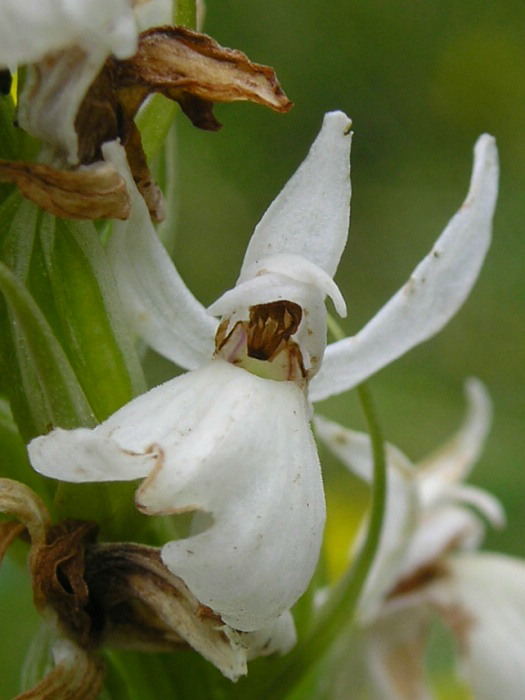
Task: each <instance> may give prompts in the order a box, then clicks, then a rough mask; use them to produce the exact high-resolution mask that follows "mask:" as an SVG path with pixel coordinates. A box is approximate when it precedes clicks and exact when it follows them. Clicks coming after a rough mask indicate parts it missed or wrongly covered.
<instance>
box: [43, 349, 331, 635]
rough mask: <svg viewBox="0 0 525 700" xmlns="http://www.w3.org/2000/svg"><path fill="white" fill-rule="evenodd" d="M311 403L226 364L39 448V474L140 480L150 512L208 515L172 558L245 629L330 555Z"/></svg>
mask: <svg viewBox="0 0 525 700" xmlns="http://www.w3.org/2000/svg"><path fill="white" fill-rule="evenodd" d="M308 420H309V407H308V404H307V403H306V400H305V398H304V394H303V393H302V392H301V390H300V389H299V388H298V387H297V386H296V385H295V384H294V383H293V382H285V381H283V382H275V381H272V380H268V379H260V378H259V377H256V376H254V375H252V374H250V373H249V372H246V371H245V370H243V369H240V368H238V367H235V366H233V365H230V364H228V363H226V362H223V361H222V360H213V361H211V362H209V363H208V365H206V366H205V367H203V368H201V369H200V370H195V371H193V372H188V373H187V374H185V375H183V376H182V377H178V378H176V379H173V380H171V381H169V382H167V383H166V384H164V385H162V386H160V387H156V388H155V389H152V390H151V391H149V392H148V393H147V394H144V395H143V396H139V397H138V398H136V399H134V400H133V401H131V402H130V403H129V404H127V405H126V406H124V407H123V408H121V409H120V410H119V411H117V412H116V413H115V414H113V415H112V416H111V418H109V419H108V420H107V421H105V422H104V423H102V424H101V425H100V426H97V428H95V429H94V430H85V429H80V430H73V431H63V430H55V431H53V432H52V433H50V434H49V435H47V436H44V437H40V438H37V439H36V440H33V442H32V443H31V444H30V445H29V454H30V459H31V462H32V464H33V466H34V467H35V468H36V469H37V471H40V472H41V473H43V474H46V475H48V476H51V477H54V478H59V479H62V480H65V481H103V480H106V481H112V480H125V479H134V478H137V477H139V476H143V475H144V473H145V472H147V471H150V476H149V477H148V478H147V479H146V481H144V482H143V484H142V486H141V487H140V489H139V490H138V492H137V495H136V501H137V503H138V504H139V506H140V507H141V509H142V510H143V511H145V512H147V513H149V514H152V515H153V514H161V513H175V512H183V511H188V510H196V509H199V510H201V511H204V512H206V513H209V514H210V515H211V517H212V519H213V524H212V525H211V526H209V528H208V529H207V530H205V531H204V532H200V533H199V534H195V535H193V536H192V537H190V538H187V539H183V540H179V541H175V542H170V543H168V544H167V545H165V547H164V548H163V559H164V561H165V563H166V565H167V566H168V567H169V568H170V570H171V571H173V573H175V574H176V575H178V576H180V578H182V579H183V580H184V581H185V583H186V584H187V585H188V587H189V588H190V590H191V592H192V593H193V594H194V595H195V596H196V597H197V598H198V599H199V600H200V601H201V602H202V603H203V604H204V605H208V606H209V607H211V608H212V609H213V610H215V611H216V612H218V613H219V614H220V615H221V616H222V618H223V620H224V621H225V622H226V623H227V624H228V625H230V626H231V627H234V628H235V629H240V630H243V631H253V630H257V629H260V628H261V627H263V626H264V625H266V624H268V623H270V622H272V621H274V620H275V619H276V618H277V617H278V616H279V615H280V614H281V613H283V612H284V611H285V610H288V609H289V608H290V607H291V606H292V605H293V604H294V603H295V602H296V600H297V599H298V598H299V596H300V595H302V593H303V592H304V591H305V589H306V587H307V586H308V583H309V581H310V579H311V576H312V574H313V572H314V569H315V566H316V564H317V559H318V556H319V550H320V547H321V540H322V534H323V527H324V519H325V507H324V494H323V486H322V480H321V473H320V467H319V460H318V457H317V452H316V449H315V444H314V441H313V437H312V434H311V431H310V427H309V423H308Z"/></svg>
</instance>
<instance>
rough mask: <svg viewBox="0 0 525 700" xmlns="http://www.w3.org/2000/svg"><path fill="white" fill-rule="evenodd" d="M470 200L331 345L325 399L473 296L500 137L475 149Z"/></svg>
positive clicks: (322, 381)
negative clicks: (360, 322)
mask: <svg viewBox="0 0 525 700" xmlns="http://www.w3.org/2000/svg"><path fill="white" fill-rule="evenodd" d="M474 156H475V157H474V169H473V173H472V180H471V185H470V190H469V193H468V195H467V198H466V200H465V202H464V204H463V205H462V207H461V208H460V210H459V211H458V213H457V214H456V215H455V216H454V217H453V218H452V219H451V221H450V223H449V224H448V226H447V227H446V229H445V230H444V232H443V233H442V234H441V236H440V237H439V238H438V240H437V241H436V243H435V244H434V247H433V248H432V250H431V251H430V253H429V254H428V255H427V257H426V258H424V260H423V261H422V262H421V263H420V264H419V265H418V266H417V268H416V269H415V270H414V272H413V273H412V275H411V277H410V279H409V280H408V282H407V283H406V284H405V285H404V286H403V287H402V288H401V289H400V290H399V291H398V292H397V293H396V294H395V295H394V296H393V297H392V298H391V299H390V301H389V302H388V303H387V304H386V305H385V306H384V307H383V308H382V309H381V310H380V311H379V313H377V314H376V316H374V318H373V319H372V320H371V321H370V322H369V323H368V324H367V325H366V326H365V327H364V328H363V329H362V330H361V331H360V332H359V333H358V334H357V335H355V336H353V337H352V338H345V339H344V340H340V341H338V342H337V343H333V344H332V345H330V346H328V348H327V349H326V353H325V358H324V363H323V367H322V368H321V371H320V372H319V374H318V375H317V376H316V377H315V378H314V379H313V381H312V383H311V385H310V398H311V399H312V400H313V401H319V400H321V399H324V398H326V397H328V396H331V395H333V394H339V393H341V392H343V391H346V390H347V389H350V388H352V387H354V386H355V385H356V384H359V382H362V381H363V380H364V379H366V378H367V377H369V376H370V375H371V374H373V373H374V372H377V371H378V370H379V369H381V368H382V367H384V366H385V365H387V364H389V363H390V362H392V361H393V360H395V359H396V358H397V357H399V356H400V355H402V354H403V353H405V352H407V351H408V350H410V349H411V348H413V347H414V346H415V345H418V344H419V343H422V342H423V341H424V340H427V339H428V338H430V337H431V336H433V335H434V334H435V333H437V332H438V331H439V330H441V328H443V326H444V325H445V324H446V323H447V322H448V321H449V320H450V319H451V318H452V316H453V315H454V314H455V313H456V312H457V310H458V309H459V308H460V306H461V305H462V304H463V302H464V301H465V299H466V298H467V296H468V294H469V292H470V290H471V289H472V286H473V285H474V282H475V281H476V279H477V277H478V274H479V271H480V269H481V265H482V263H483V259H484V258H485V254H486V252H487V249H488V246H489V243H490V236H491V230H492V215H493V212H494V206H495V203H496V195H497V186H498V158H497V149H496V144H495V141H494V139H493V138H492V137H491V136H488V135H487V134H484V135H483V136H481V137H480V138H479V139H478V142H477V143H476V147H475V149H474Z"/></svg>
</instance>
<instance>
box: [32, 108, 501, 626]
mask: <svg viewBox="0 0 525 700" xmlns="http://www.w3.org/2000/svg"><path fill="white" fill-rule="evenodd" d="M349 148H350V121H349V120H348V118H347V117H346V116H345V115H344V114H342V113H341V112H334V113H330V114H328V115H326V117H325V121H324V124H323V128H322V130H321V132H320V135H319V136H318V138H317V140H316V141H315V143H314V145H313V146H312V149H311V151H310V153H309V155H308V157H307V158H306V160H305V162H304V163H303V164H302V165H301V167H300V168H299V169H298V171H297V173H296V174H295V175H294V176H293V177H292V179H291V180H290V181H289V182H288V184H287V185H286V186H285V188H284V189H283V191H282V192H281V193H280V195H279V196H278V197H277V199H276V200H275V201H274V203H273V204H272V205H271V206H270V208H269V209H268V211H267V212H266V214H265V215H264V217H263V219H262V220H261V222H260V223H259V225H258V226H257V228H256V230H255V232H254V234H253V236H252V239H251V241H250V244H249V246H248V250H247V252H246V255H245V258H244V262H243V266H242V270H241V274H240V277H239V280H238V282H237V284H236V286H235V287H234V288H233V289H232V290H230V291H229V292H226V294H225V295H223V296H222V297H221V298H220V299H219V300H218V301H217V302H215V303H214V304H213V305H212V306H211V307H210V309H209V310H208V311H209V312H211V313H213V314H220V315H222V317H223V318H222V321H221V322H220V324H218V325H217V321H216V320H215V319H213V318H212V317H211V316H210V315H209V313H208V312H207V311H206V310H205V309H204V308H203V307H202V306H201V305H200V304H199V302H198V301H197V300H196V299H195V298H194V297H193V296H192V295H191V293H190V292H189V291H188V289H187V288H186V287H185V285H184V283H183V282H182V280H181V278H180V276H179V275H178V273H177V271H176V269H175V267H174V266H173V263H172V262H171V260H170V259H169V257H168V255H167V253H166V251H165V250H164V248H163V247H162V245H161V244H160V242H159V240H158V238H157V237H156V234H155V231H154V229H153V227H152V225H151V222H150V219H149V216H148V213H147V210H146V208H145V207H144V204H143V202H142V201H141V200H140V198H139V196H138V194H137V192H136V189H135V188H134V184H133V182H132V180H131V178H130V177H129V173H128V172H127V170H126V169H125V163H124V158H123V156H122V154H121V152H120V151H119V149H118V146H116V145H110V146H107V147H106V157H107V158H108V159H110V160H112V161H113V162H114V163H115V165H116V167H117V168H118V169H119V170H120V172H121V174H122V175H123V176H125V177H126V178H127V183H128V188H129V190H130V192H131V193H132V199H133V208H132V214H131V217H130V218H129V220H128V221H127V222H125V223H116V224H115V226H114V233H113V236H112V239H111V241H110V250H109V254H110V256H111V258H112V260H113V264H114V271H115V275H116V277H117V281H118V284H119V290H120V293H121V296H122V298H123V301H124V303H125V305H126V307H127V309H128V310H129V314H130V321H131V322H132V323H133V325H134V327H135V329H136V331H137V333H138V334H139V335H140V336H141V337H142V338H144V339H145V340H146V342H148V343H149V344H150V345H151V347H153V348H154V349H155V350H157V351H159V352H160V353H162V354H164V355H165V356H166V357H168V358H169V359H171V360H172V361H174V362H176V363H177V364H179V365H180V366H182V367H184V368H185V369H188V370H190V371H189V372H188V373H187V374H184V375H182V376H181V377H178V378H176V379H173V380H171V381H169V382H167V383H166V384H164V385H162V386H160V387H157V388H155V389H152V390H151V391H150V392H148V393H147V394H145V395H144V396H141V397H138V398H137V399H135V400H134V401H132V402H131V403H130V404H128V405H127V406H125V407H123V408H122V409H120V410H119V411H118V412H117V413H116V414H114V415H113V416H112V417H111V418H109V419H108V420H107V421H105V422H104V423H103V424H101V425H100V426H98V427H97V428H95V429H94V430H74V431H65V430H60V429H57V430H55V431H53V432H52V433H51V434H50V435H48V436H45V437H41V438H37V439H36V440H34V441H33V442H32V443H31V445H30V446H29V453H30V458H31V461H32V464H33V466H34V467H35V469H37V471H40V472H41V473H44V474H46V475H48V476H51V477H54V478H57V479H62V480H66V481H89V480H91V481H102V480H106V481H111V480H121V479H137V478H143V477H146V479H145V481H144V482H143V483H142V485H141V486H140V488H139V489H138V491H137V497H136V500H137V504H138V506H139V508H140V509H141V510H142V511H144V512H146V513H148V514H152V515H153V514H159V513H179V512H183V511H188V510H193V511H197V512H198V513H205V514H207V515H208V517H207V518H206V517H200V516H198V517H195V519H194V526H195V528H194V533H193V534H192V536H191V537H189V538H187V539H182V540H177V541H174V542H169V543H167V544H166V545H165V546H164V548H163V559H164V562H165V563H166V565H167V566H168V567H169V568H170V569H171V570H172V571H173V572H174V573H176V574H177V575H178V576H180V577H181V578H182V579H183V580H184V581H185V582H186V584H187V585H188V587H189V588H190V590H191V591H192V592H193V593H194V595H196V597H197V598H198V599H199V600H201V601H202V602H203V603H204V604H206V605H208V606H209V607H211V608H212V609H213V610H215V611H216V612H218V613H219V614H220V615H221V616H222V618H223V620H224V621H225V622H226V623H228V624H230V625H231V626H232V627H234V628H236V629H240V630H245V631H249V630H256V629H259V628H260V627H261V626H263V625H264V624H266V623H267V622H269V621H271V620H273V619H275V618H276V617H277V615H279V614H280V613H282V612H283V611H286V610H287V609H288V608H289V607H290V606H291V605H293V603H294V602H295V601H296V600H297V598H298V597H299V596H300V595H301V594H302V593H303V591H304V590H305V589H306V587H307V585H308V582H309V580H310V578H311V575H312V573H313V571H314V568H315V565H316V562H317V559H318V554H319V549H320V546H321V538H322V531H323V525H324V519H325V506H324V495H323V488H322V481H321V475H320V470H319V462H318V457H317V452H316V448H315V444H314V441H313V438H312V435H311V432H310V427H309V418H310V408H309V404H308V400H307V399H308V396H309V398H310V399H314V400H315V399H317V398H321V396H322V395H323V394H324V395H327V394H335V393H338V392H341V391H344V390H346V389H348V388H350V387H351V386H354V385H355V383H357V382H359V381H362V380H363V379H365V378H366V377H367V376H368V375H369V374H371V373H373V372H375V371H376V370H377V369H378V368H379V367H380V366H384V365H386V364H388V363H389V362H390V361H391V360H393V359H395V358H396V357H397V356H398V355H399V354H401V353H402V352H405V351H406V350H408V349H409V348H410V347H412V346H413V345H415V344H417V343H418V342H421V341H422V340H424V339H425V338H427V337H430V336H431V335H433V334H434V333H436V332H437V331H438V330H439V329H440V328H441V327H442V326H443V325H444V324H445V323H446V321H447V320H448V319H449V318H450V317H451V316H452V315H453V314H454V313H455V312H456V311H457V309H458V308H459V306H460V305H461V304H462V303H463V301H464V299H465V297H466V296H467V294H468V293H469V291H470V289H471V287H472V285H473V284H474V281H475V279H476V277H477V274H478V272H479V269H480V266H481V264H482V261H483V258H484V255H485V252H486V250H487V247H488V244H489V240H490V231H491V219H492V213H493V209H494V203H495V198H496V190H497V172H498V170H497V155H496V149H495V144H494V140H493V139H492V138H491V137H489V136H482V137H481V139H480V140H479V142H478V144H477V146H476V150H475V164H474V173H473V178H472V183H471V189H470V191H469V194H468V197H467V200H466V202H465V204H464V205H463V206H462V208H461V210H460V211H459V213H458V214H457V215H456V216H455V217H454V218H453V220H452V221H451V223H450V224H449V226H448V227H447V228H446V230H445V232H444V233H443V234H442V236H441V237H440V238H439V239H438V242H437V243H436V245H435V247H434V249H433V251H432V252H431V253H430V254H429V255H428V256H427V258H425V260H424V261H423V262H422V263H421V264H420V265H419V267H418V268H417V269H416V271H415V273H414V275H413V277H412V278H411V281H409V283H408V284H407V285H405V287H404V288H403V289H402V290H401V291H400V292H398V294H397V295H396V296H395V297H394V298H393V299H392V300H391V301H390V302H389V304H387V306H386V307H385V308H384V309H383V310H382V311H381V312H380V314H379V315H378V316H377V317H376V319H382V321H379V320H375V321H374V320H373V321H372V322H371V323H370V324H368V325H367V326H366V327H365V329H364V330H363V331H362V332H361V333H360V334H359V335H358V336H356V338H355V339H354V342H353V343H352V344H347V343H345V341H343V345H341V344H340V343H335V344H334V345H331V346H329V347H328V349H327V350H326V352H325V343H326V317H325V314H326V312H325V308H324V297H325V296H326V295H327V294H328V295H330V296H331V297H332V299H333V301H334V304H335V307H336V310H337V311H338V312H339V313H341V314H343V313H344V310H345V308H344V302H343V300H342V298H341V295H340V293H339V291H338V289H337V287H336V286H335V284H334V282H333V280H332V277H333V275H334V274H335V271H336V268H337V265H338V262H339V258H340V256H341V253H342V251H343V248H344V246H345V242H346V237H347V229H348V219H349V201H350V179H349ZM382 323H383V324H384V326H383V325H381V324H382ZM214 338H215V340H214ZM367 356H370V358H371V361H370V363H367ZM323 357H324V360H323ZM343 358H345V362H346V363H347V364H350V365H352V366H353V367H354V369H353V370H352V373H351V374H348V373H345V372H344V371H343V370H342V369H341V366H340V365H341V363H342V362H343ZM323 362H328V364H329V367H332V371H331V373H330V372H328V374H326V373H324V377H323V381H322V383H321V384H318V385H316V380H317V377H319V376H321V375H322V374H323V369H321V371H320V373H319V374H318V375H317V377H315V375H316V373H317V372H318V371H319V368H320V367H321V365H322V363H323ZM312 378H314V379H313V381H310V380H311V379H312ZM316 386H318V387H319V388H318V389H316ZM309 392H310V393H309ZM210 516H211V517H210Z"/></svg>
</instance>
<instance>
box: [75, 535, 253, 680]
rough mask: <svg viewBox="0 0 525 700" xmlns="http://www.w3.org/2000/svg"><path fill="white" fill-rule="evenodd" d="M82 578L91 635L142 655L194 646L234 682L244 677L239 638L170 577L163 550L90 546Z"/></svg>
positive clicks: (179, 581) (119, 545) (123, 545)
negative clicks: (90, 624) (163, 558)
mask: <svg viewBox="0 0 525 700" xmlns="http://www.w3.org/2000/svg"><path fill="white" fill-rule="evenodd" d="M84 576H85V580H86V583H87V586H88V588H89V594H90V614H91V618H92V621H93V631H94V632H96V633H97V634H98V635H99V638H100V640H101V641H103V642H104V643H105V644H107V645H109V646H115V647H120V648H125V649H136V650H139V651H172V650H174V649H180V647H181V646H190V647H191V648H193V649H195V651H197V652H198V653H199V654H201V655H202V656H203V657H204V658H205V659H207V660H208V661H210V662H211V663H213V664H214V665H215V666H216V667H217V668H218V669H219V670H220V671H221V672H222V673H223V674H224V675H225V676H227V677H228V678H231V679H232V680H234V679H236V678H238V677H239V676H240V675H242V674H243V673H246V657H247V654H246V650H245V649H244V648H243V645H242V643H241V639H240V636H239V634H238V633H237V632H235V631H234V630H233V629H231V628H228V627H227V626H226V625H225V624H224V622H223V621H222V620H221V618H220V617H219V616H218V615H216V614H215V613H214V612H213V611H212V610H210V608H208V607H206V606H203V605H202V604H201V603H200V602H199V601H198V600H197V598H195V596H194V595H193V594H192V593H191V592H190V590H189V589H188V587H187V586H186V585H185V583H184V582H183V581H182V579H180V578H178V576H175V575H174V574H172V573H171V572H170V571H168V569H167V568H166V567H165V566H164V564H163V562H162V559H161V557H160V550H159V549H157V548H155V547H147V546H144V545H138V544H132V543H115V544H113V543H107V544H99V545H94V546H91V547H89V548H88V549H87V550H86V567H85V574H84ZM97 625H98V628H97Z"/></svg>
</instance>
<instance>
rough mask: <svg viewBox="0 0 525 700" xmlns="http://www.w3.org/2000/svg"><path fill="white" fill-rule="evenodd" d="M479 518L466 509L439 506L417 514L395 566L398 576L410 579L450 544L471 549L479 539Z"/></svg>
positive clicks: (438, 556) (478, 542)
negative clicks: (415, 526) (399, 559)
mask: <svg viewBox="0 0 525 700" xmlns="http://www.w3.org/2000/svg"><path fill="white" fill-rule="evenodd" d="M484 532H485V528H484V526H483V523H482V522H481V520H480V519H479V518H478V517H477V516H476V515H474V514H473V513H472V512H471V511H469V510H468V509H466V508H460V507H458V506H454V505H443V506H442V507H440V508H436V509H435V510H434V511H430V512H423V513H421V514H420V517H419V521H418V524H417V529H416V530H415V532H414V533H413V534H412V537H411V540H410V546H409V548H408V550H407V551H406V552H405V555H404V558H403V562H402V563H401V566H400V567H399V571H398V576H399V579H405V578H410V577H412V576H414V575H415V574H417V572H418V571H421V570H422V569H424V568H425V567H426V566H428V565H429V564H430V565H431V564H433V563H435V562H436V561H439V560H440V558H441V557H442V556H443V555H444V554H446V552H447V551H448V550H450V548H451V547H453V548H454V549H459V548H460V547H462V548H465V549H475V548H476V547H478V546H479V545H480V543H481V541H482V539H483V535H484Z"/></svg>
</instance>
